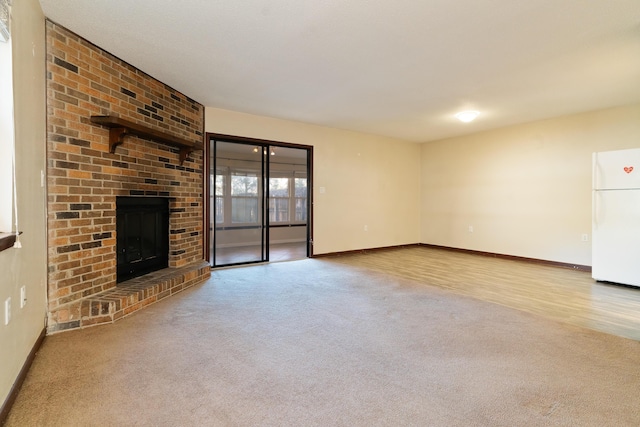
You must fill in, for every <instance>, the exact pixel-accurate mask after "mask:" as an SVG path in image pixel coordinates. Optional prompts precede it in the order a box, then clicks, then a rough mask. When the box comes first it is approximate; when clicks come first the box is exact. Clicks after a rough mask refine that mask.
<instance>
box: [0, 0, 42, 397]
mask: <svg viewBox="0 0 640 427" xmlns="http://www.w3.org/2000/svg"><path fill="white" fill-rule="evenodd" d="M12 15H13V26H12V39H13V41H12V43H13V58H14V74H13V79H14V81H13V82H14V96H15V121H16V128H15V135H16V170H17V175H18V176H17V183H18V208H19V222H20V229H21V230H23V232H24V233H23V234H22V236H21V241H22V249H7V250H5V251H2V252H0V302H2V308H1V309H0V312H2V313H3V314H4V301H5V300H6V299H7V298H8V297H11V300H12V318H11V322H10V323H9V325H7V326H5V325H4V321H2V322H0V402H2V403H4V402H5V400H6V398H7V396H8V394H9V391H10V390H11V387H12V385H13V383H14V382H15V380H16V378H17V376H18V373H19V372H20V369H21V368H22V366H23V364H24V362H25V361H26V358H27V356H28V355H29V352H30V351H31V349H32V348H33V345H34V343H35V342H36V340H37V338H38V336H39V334H40V332H42V330H43V328H44V319H45V313H46V298H47V291H46V274H47V249H46V212H45V198H46V197H45V189H44V188H43V187H41V185H40V171H44V170H45V164H46V163H45V138H46V136H45V130H46V128H45V123H46V118H45V113H46V101H45V93H46V92H45V35H44V16H43V14H42V11H41V9H40V5H39V3H38V1H37V0H20V1H14V2H13V7H12ZM21 286H26V289H27V305H26V306H25V307H24V308H22V309H21V308H20V287H21ZM2 320H4V316H2Z"/></svg>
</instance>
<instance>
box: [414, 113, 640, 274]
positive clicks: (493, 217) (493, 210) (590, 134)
mask: <svg viewBox="0 0 640 427" xmlns="http://www.w3.org/2000/svg"><path fill="white" fill-rule="evenodd" d="M634 147H640V105H635V106H629V107H620V108H613V109H607V110H602V111H596V112H591V113H585V114H579V115H573V116H567V117H560V118H555V119H551V120H545V121H540V122H535V123H528V124H523V125H519V126H513V127H508V128H503V129H498V130H494V131H489V132H483V133H478V134H474V135H469V136H464V137H459V138H451V139H447V140H442V141H437V142H432V143H426V144H423V146H422V162H421V167H422V170H421V174H422V179H421V182H422V190H421V196H422V197H421V230H422V236H421V242H423V243H428V244H435V245H442V246H450V247H456V248H464V249H472V250H478V251H486V252H493V253H500V254H508V255H515V256H522V257H530V258H536V259H544V260H551V261H557V262H564V263H571V264H579V265H591V242H590V240H591V239H590V238H591V153H592V152H594V151H607V150H618V149H626V148H634ZM469 226H472V227H473V232H469ZM582 234H588V235H589V241H588V242H583V241H582V240H581V237H582Z"/></svg>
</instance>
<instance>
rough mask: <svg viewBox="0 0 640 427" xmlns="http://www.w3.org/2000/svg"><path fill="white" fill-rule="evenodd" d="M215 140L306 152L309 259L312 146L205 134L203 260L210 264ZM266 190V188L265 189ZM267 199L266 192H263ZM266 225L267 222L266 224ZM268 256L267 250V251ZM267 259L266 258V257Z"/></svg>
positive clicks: (310, 248)
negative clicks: (213, 146) (213, 148)
mask: <svg viewBox="0 0 640 427" xmlns="http://www.w3.org/2000/svg"><path fill="white" fill-rule="evenodd" d="M212 139H215V140H216V141H221V142H232V143H242V144H249V145H251V144H255V145H269V146H272V147H276V148H277V147H286V148H297V149H302V150H306V151H307V245H306V246H307V257H308V258H311V257H312V256H313V146H312V145H303V144H294V143H290V142H282V141H273V140H268V139H259V138H249V137H244V136H237V135H227V134H222V133H215V132H207V133H206V134H205V144H204V171H203V172H204V173H203V177H204V194H203V198H204V203H203V205H204V218H203V230H204V233H203V234H204V248H203V249H204V253H203V255H204V259H205V260H207V262H210V259H211V234H212V231H213V230H212V228H211V227H212V224H211V203H210V201H211V191H212V189H211V179H210V176H211V168H212V167H213V164H212V161H211V156H212V153H211V140H212ZM267 190H268V188H267ZM265 194H266V195H267V197H268V192H265ZM267 225H268V222H267ZM268 236H269V230H268V229H267V243H266V244H267V246H268V245H269V240H268ZM267 255H268V249H267ZM267 259H268V257H267Z"/></svg>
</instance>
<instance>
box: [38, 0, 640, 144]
mask: <svg viewBox="0 0 640 427" xmlns="http://www.w3.org/2000/svg"><path fill="white" fill-rule="evenodd" d="M40 4H41V5H42V8H43V10H44V13H45V15H46V16H47V17H48V18H49V19H51V20H52V21H54V22H56V23H58V24H60V25H62V26H64V27H66V28H68V29H70V30H71V31H74V32H75V33H77V34H78V35H80V36H82V37H84V38H86V39H88V40H89V41H91V42H93V43H94V44H96V45H97V46H99V47H101V48H103V49H105V50H107V51H108V52H110V53H112V54H113V55H115V56H118V57H119V58H121V59H123V60H124V61H127V62H128V63H130V64H132V65H133V66H135V67H137V68H139V69H141V70H142V71H144V72H146V73H148V74H150V75H151V76H153V77H155V78H157V79H159V80H160V81H162V82H164V83H166V84H168V85H169V86H172V87H173V88H174V89H176V90H178V91H180V92H182V93H184V94H185V95H187V96H189V97H191V98H193V99H195V100H196V101H198V102H200V103H202V104H204V105H205V106H208V107H217V108H222V109H227V110H233V111H239V112H245V113H250V114H257V115H262V116H268V117H276V118H282V119H288V120H295V121H301V122H306V123H313V124H318V125H322V126H329V127H335V128H341V129H349V130H355V131H360V132H366V133H371V134H376V135H385V136H390V137H395V138H399V139H404V140H408V141H415V142H427V141H433V140H437V139H443V138H448V137H453V136H458V135H464V134H469V133H474V132H478V131H482V130H488V129H494V128H499V127H503V126H508V125H513V124H517V123H524V122H529V121H534V120H540V119H545V118H550V117H556V116H562V115H567V114H573V113H578V112H584V111H591V110H597V109H602V108H609V107H614V106H620V105H629V104H634V103H638V102H640V1H639V0H562V1H558V0H528V1H513V0H456V1H451V0H400V1H389V0H349V1H345V0H313V1H311V0H243V1H238V0H182V1H178V0H135V1H132V0H40ZM461 109H476V110H478V111H480V112H481V115H480V116H479V117H478V118H477V119H476V120H475V121H474V122H472V123H468V124H463V123H460V122H458V121H457V120H456V119H455V118H454V117H453V115H454V114H455V113H456V112H457V111H459V110H461Z"/></svg>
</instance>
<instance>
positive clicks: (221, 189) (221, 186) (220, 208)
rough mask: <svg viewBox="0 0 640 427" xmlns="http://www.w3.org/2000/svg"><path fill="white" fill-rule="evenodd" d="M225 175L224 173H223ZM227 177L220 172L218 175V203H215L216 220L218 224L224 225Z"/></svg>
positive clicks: (216, 195)
mask: <svg viewBox="0 0 640 427" xmlns="http://www.w3.org/2000/svg"><path fill="white" fill-rule="evenodd" d="M223 173H224V172H223ZM225 178H226V176H225V175H222V174H220V172H218V173H217V174H216V186H215V188H216V194H215V197H216V203H215V207H216V213H215V215H216V216H215V219H216V224H223V223H224V195H225V181H226V179H225Z"/></svg>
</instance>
